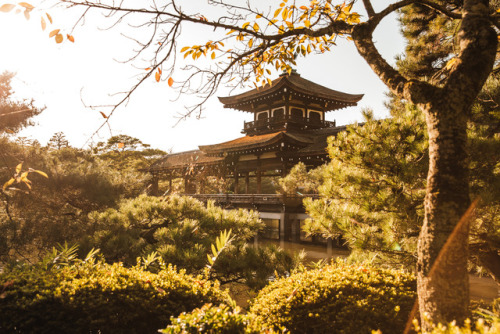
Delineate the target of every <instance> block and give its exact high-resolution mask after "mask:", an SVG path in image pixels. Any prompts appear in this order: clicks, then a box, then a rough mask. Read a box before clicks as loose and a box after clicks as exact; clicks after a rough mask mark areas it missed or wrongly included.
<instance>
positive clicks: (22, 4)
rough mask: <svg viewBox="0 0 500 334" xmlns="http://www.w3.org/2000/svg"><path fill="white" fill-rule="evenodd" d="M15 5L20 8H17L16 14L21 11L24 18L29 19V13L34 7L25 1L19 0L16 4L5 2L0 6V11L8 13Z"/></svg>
mask: <svg viewBox="0 0 500 334" xmlns="http://www.w3.org/2000/svg"><path fill="white" fill-rule="evenodd" d="M16 7H20V8H17V10H16V14H19V13H21V12H23V14H24V17H25V18H26V20H29V19H30V13H31V11H32V10H33V9H34V8H35V7H34V6H33V5H31V4H29V3H27V2H19V3H18V4H17V5H15V4H12V3H6V4H3V5H2V6H0V12H3V13H8V12H10V11H11V10H13V9H14V8H16Z"/></svg>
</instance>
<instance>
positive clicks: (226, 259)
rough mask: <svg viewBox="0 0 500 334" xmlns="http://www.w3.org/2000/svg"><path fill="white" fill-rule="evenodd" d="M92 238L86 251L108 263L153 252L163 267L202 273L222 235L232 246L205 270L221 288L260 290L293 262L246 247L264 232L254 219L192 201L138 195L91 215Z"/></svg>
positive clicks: (279, 253) (275, 253) (284, 256)
mask: <svg viewBox="0 0 500 334" xmlns="http://www.w3.org/2000/svg"><path fill="white" fill-rule="evenodd" d="M90 219H91V224H92V225H93V226H94V231H95V232H94V233H93V234H92V235H91V237H90V238H88V239H87V240H86V241H84V242H83V245H84V246H83V247H84V248H85V249H90V248H93V247H95V248H100V249H101V251H102V252H103V254H104V255H105V256H106V258H107V259H108V260H110V261H123V262H124V263H125V264H129V265H130V264H133V263H134V262H135V259H136V258H137V257H138V256H142V255H144V254H148V253H151V252H157V253H158V255H159V256H161V257H162V258H163V260H164V261H165V262H167V263H171V264H174V265H176V266H178V267H180V268H184V269H186V270H187V271H188V272H189V273H201V272H202V271H203V270H204V268H205V267H206V265H207V255H208V254H212V251H211V245H212V244H215V242H216V238H217V237H218V236H219V235H220V233H221V232H222V231H224V230H226V231H229V230H231V231H232V242H231V243H230V244H228V245H227V246H226V247H225V249H224V250H223V251H222V252H221V254H219V256H218V258H217V261H216V262H215V263H214V265H213V267H212V270H211V271H210V276H211V278H217V279H219V280H221V282H222V283H227V282H233V281H244V282H246V283H247V284H250V285H252V286H254V287H256V286H262V285H264V284H265V283H266V282H267V281H266V280H267V278H268V277H269V276H271V275H272V274H273V272H274V270H277V271H278V272H279V273H285V272H287V271H288V272H289V271H290V270H291V269H292V268H293V266H294V260H293V259H292V258H291V257H290V256H289V255H287V254H286V253H285V252H284V251H282V250H281V249H277V248H264V247H263V248H254V247H252V246H249V245H248V243H247V242H248V241H249V240H251V239H252V238H253V237H254V236H255V235H256V234H257V233H258V232H259V231H260V230H262V229H263V228H264V225H263V223H262V222H261V221H260V219H259V218H258V214H257V213H256V212H253V211H246V210H242V209H240V210H224V209H222V208H219V207H217V206H215V205H214V204H213V203H208V204H207V205H206V206H205V205H204V204H203V203H202V202H200V201H198V200H196V199H193V198H191V197H181V196H176V195H173V196H169V197H151V196H145V195H141V196H139V197H137V198H134V199H130V200H125V201H123V202H122V203H121V204H120V206H119V207H118V208H117V209H108V210H106V211H102V212H93V213H92V214H91V215H90Z"/></svg>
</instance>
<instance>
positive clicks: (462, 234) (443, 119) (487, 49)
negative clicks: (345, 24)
mask: <svg viewBox="0 0 500 334" xmlns="http://www.w3.org/2000/svg"><path fill="white" fill-rule="evenodd" d="M438 3H440V4H442V5H445V2H444V1H438ZM488 5H489V2H488V0H464V1H463V7H462V22H461V24H460V29H459V31H458V34H457V39H456V41H457V43H455V44H456V45H457V46H459V48H460V52H459V54H458V55H457V56H456V57H455V59H453V62H451V63H449V64H448V65H447V66H445V68H443V70H442V72H441V73H440V78H439V79H442V80H441V81H440V82H428V81H425V80H423V81H422V80H416V79H409V78H406V77H405V76H404V75H403V74H402V73H400V72H398V71H396V70H395V69H394V68H393V67H392V66H390V65H389V64H388V63H387V62H386V61H385V59H383V58H382V56H381V55H380V53H379V52H378V50H377V49H376V47H375V44H374V43H373V37H372V33H373V30H374V29H375V27H376V26H377V25H378V23H379V20H380V18H379V17H377V15H374V16H373V17H372V18H371V19H370V20H368V21H367V22H366V23H361V24H358V25H356V26H355V27H354V28H353V30H352V38H353V40H354V42H355V44H356V48H357V49H358V52H359V53H360V54H361V56H363V58H364V59H365V60H366V62H367V63H368V64H369V65H370V67H371V68H372V69H373V71H374V72H375V73H376V74H377V75H378V76H379V78H380V79H381V80H382V81H383V82H384V83H385V84H386V85H387V87H388V88H389V89H391V91H392V92H393V93H394V94H396V95H397V96H399V97H401V98H404V99H406V100H408V101H410V102H412V103H413V104H415V105H418V106H419V108H420V109H421V110H422V111H423V112H424V113H425V115H426V122H427V129H428V132H429V159H430V162H429V173H428V177H427V183H428V184H427V189H426V198H425V203H424V205H425V219H424V224H423V227H422V230H421V233H420V235H419V241H418V249H417V252H418V260H417V289H418V295H419V309H420V313H421V319H422V320H424V319H425V317H426V315H427V317H428V320H429V321H430V322H433V323H436V324H437V323H439V322H441V323H446V322H450V321H452V320H457V321H463V320H464V319H465V318H466V317H467V315H468V305H469V286H468V276H467V255H468V231H469V226H468V223H467V222H465V223H463V224H458V223H459V221H460V219H461V218H462V216H463V214H464V213H465V212H466V210H467V208H468V207H469V204H470V200H469V187H468V184H469V180H468V168H467V152H466V141H467V134H466V127H467V119H468V116H469V111H470V106H471V105H472V103H473V101H474V99H475V98H476V96H477V94H478V93H479V91H480V90H481V88H482V86H483V85H484V82H485V81H486V79H487V78H488V75H489V74H490V73H491V70H492V67H493V63H494V60H495V55H496V51H497V34H496V31H495V30H494V28H493V27H492V23H491V21H490V18H489V14H490V9H489V6H488ZM457 225H458V226H459V227H460V228H458V229H457V230H455V228H456V227H457ZM454 230H455V231H454ZM452 233H453V238H450V236H451V235H452ZM449 239H450V241H451V242H450V241H448V240H449ZM447 241H448V243H447ZM445 245H446V247H445V252H443V253H441V254H440V252H441V250H442V248H443V247H444V246H445ZM438 256H439V257H438ZM435 262H437V263H436V266H434V268H433V265H434V264H435ZM428 324H429V322H427V321H422V325H423V329H424V330H428V329H429V325H428Z"/></svg>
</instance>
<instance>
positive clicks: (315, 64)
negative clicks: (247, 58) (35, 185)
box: [0, 0, 404, 152]
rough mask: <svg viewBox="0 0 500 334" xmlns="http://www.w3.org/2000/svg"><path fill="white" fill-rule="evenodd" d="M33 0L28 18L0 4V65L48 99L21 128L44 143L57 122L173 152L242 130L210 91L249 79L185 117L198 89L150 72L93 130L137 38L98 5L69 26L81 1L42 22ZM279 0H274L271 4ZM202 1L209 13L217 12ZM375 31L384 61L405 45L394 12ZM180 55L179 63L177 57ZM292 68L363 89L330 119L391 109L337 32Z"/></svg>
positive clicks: (193, 33)
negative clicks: (333, 40) (52, 34)
mask: <svg viewBox="0 0 500 334" xmlns="http://www.w3.org/2000/svg"><path fill="white" fill-rule="evenodd" d="M178 2H179V3H181V5H183V6H185V8H186V9H187V10H194V9H193V8H196V9H198V10H200V9H199V8H202V10H203V8H204V7H203V6H205V4H206V2H205V1H204V0H196V1H193V0H190V1H188V0H179V1H178ZM251 2H252V3H256V5H259V2H260V3H264V4H265V5H264V7H263V8H267V7H266V6H269V2H268V1H263V0H253V1H251ZM378 2H380V1H378ZM384 2H385V1H384ZM4 3H6V2H5V1H0V5H1V4H4ZM30 3H31V4H33V5H35V7H36V9H35V10H34V11H33V12H32V14H31V18H30V20H29V21H27V20H26V19H25V18H24V16H23V15H22V14H20V15H16V14H15V13H14V12H10V13H0V31H1V33H0V46H1V49H2V52H0V71H2V72H3V71H10V72H15V73H16V77H15V79H14V81H13V82H12V85H13V88H14V90H15V96H16V97H17V98H28V99H31V98H33V99H34V100H35V103H36V104H37V105H38V106H44V107H45V108H46V109H45V110H44V111H43V112H42V114H41V115H39V116H37V117H36V118H35V119H34V121H35V123H36V125H35V126H33V127H29V128H27V129H25V130H23V131H22V132H21V133H20V134H19V135H20V136H24V137H28V138H31V139H37V140H38V141H39V142H40V143H41V144H42V145H44V144H46V143H47V141H48V140H49V139H50V137H52V135H53V134H54V133H56V132H63V133H64V134H65V135H66V137H67V138H68V140H69V141H70V144H71V145H72V146H75V147H85V146H86V145H88V144H89V143H92V142H93V143H97V142H98V141H106V140H107V139H108V138H109V137H110V136H111V135H119V134H126V135H129V136H132V137H136V138H139V139H140V140H142V141H143V142H144V143H147V144H150V145H151V146H152V147H154V148H160V149H163V150H165V151H169V152H180V151H185V150H192V149H197V147H198V145H208V144H215V143H220V142H224V141H228V140H232V139H235V138H237V137H240V136H242V134H241V129H242V128H243V123H244V122H245V121H247V122H248V121H251V120H252V115H251V114H249V113H244V112H241V111H237V110H232V109H225V108H223V106H222V105H221V104H220V103H219V101H218V99H217V98H216V96H227V95H229V94H231V95H232V94H238V93H241V92H243V91H245V90H248V89H250V88H239V89H236V90H234V91H232V92H230V90H229V89H228V88H227V87H220V88H219V89H218V91H217V94H216V96H214V97H213V98H211V99H210V100H209V101H208V102H207V103H206V104H205V106H204V111H203V113H202V117H201V119H197V118H196V117H191V118H188V119H187V120H182V121H180V122H179V119H178V115H179V114H181V113H183V112H184V107H185V106H187V105H191V104H193V101H196V99H197V97H196V96H192V95H181V96H178V92H177V91H176V90H175V89H173V88H171V87H169V85H168V84H167V82H166V81H161V82H160V83H157V82H156V81H155V80H154V79H153V78H149V79H148V80H147V81H146V82H145V83H144V84H143V85H142V86H141V87H140V88H139V89H138V90H137V91H136V92H135V93H134V94H133V95H132V98H131V99H130V101H129V103H127V105H124V106H121V107H120V108H118V109H117V110H116V112H115V113H114V115H113V117H112V118H111V119H110V122H109V123H110V124H109V126H105V127H103V128H102V129H101V130H100V131H99V132H98V133H97V135H95V136H93V137H92V135H93V134H94V132H95V131H96V130H97V129H98V128H99V126H101V124H102V122H103V121H104V119H103V117H102V116H101V114H100V111H103V112H104V113H105V114H108V113H109V108H106V107H105V106H106V105H113V104H114V103H116V101H117V99H118V98H119V97H120V95H119V94H118V93H120V92H123V91H127V90H128V89H129V88H130V87H131V86H132V85H133V84H134V83H135V82H137V80H138V75H141V74H143V73H144V67H142V68H138V64H137V63H135V64H134V63H127V62H124V61H125V60H127V59H128V58H130V57H131V56H132V55H133V50H134V48H135V47H136V45H135V44H134V42H133V41H131V40H130V39H128V38H126V37H124V36H123V35H124V34H126V31H127V29H132V28H130V27H128V26H117V27H115V28H112V29H106V28H107V27H109V25H110V23H111V21H110V20H109V19H108V18H106V17H103V16H102V15H100V14H91V15H90V16H88V17H87V19H86V20H85V22H84V25H83V26H80V25H78V26H76V27H75V29H74V30H72V28H73V26H74V24H75V22H77V20H78V17H79V13H80V12H81V11H79V10H74V9H72V10H68V9H62V8H57V7H56V8H48V9H46V11H48V12H49V13H50V15H51V17H52V18H53V24H52V25H50V26H49V27H47V29H46V30H45V31H43V30H42V29H41V24H40V17H41V16H43V15H44V13H45V11H41V10H40V11H39V10H38V9H41V8H43V7H44V6H45V7H46V6H47V3H43V4H39V3H38V2H37V1H33V2H30ZM375 4H377V2H375ZM278 5H279V1H276V4H275V6H278ZM206 10H207V12H204V14H207V17H210V15H212V16H214V17H215V16H217V15H218V14H219V13H218V12H217V11H213V10H212V11H210V9H206ZM209 14H210V15H209ZM56 28H60V29H61V32H63V33H64V34H66V33H71V34H72V35H73V36H74V38H75V42H74V43H71V42H69V41H65V42H64V43H61V44H57V43H55V41H54V39H53V38H49V37H48V34H49V31H51V30H53V29H56ZM138 29H139V28H134V30H133V33H134V34H140V33H141V31H140V30H138ZM210 34H211V32H210V31H208V32H204V31H200V29H199V27H193V26H190V27H189V26H188V27H186V28H185V29H184V30H183V38H184V39H183V40H181V41H179V45H180V47H182V46H184V44H183V43H185V45H190V44H193V41H197V40H199V41H201V40H206V39H207V38H208V37H209V36H210ZM136 36H140V35H136ZM374 38H375V41H376V45H377V47H379V49H380V51H381V53H382V55H383V56H384V57H385V58H386V59H387V60H389V61H390V62H393V60H394V57H395V55H397V54H399V53H401V52H402V51H403V48H404V43H403V40H402V38H401V36H400V34H399V26H398V24H397V22H396V20H395V18H394V17H391V18H389V19H388V20H386V21H384V22H383V24H382V26H380V27H379V28H378V29H377V30H376V32H375V35H374ZM178 59H179V62H178V65H179V66H178V67H179V68H180V67H181V65H182V62H181V60H182V57H179V58H178ZM141 65H142V64H141ZM296 69H297V71H298V72H299V74H301V76H302V77H304V78H306V79H308V80H311V81H313V82H316V83H318V84H321V85H323V86H326V87H328V88H331V89H335V90H338V91H342V92H346V93H351V94H365V96H364V98H363V99H362V100H361V101H360V103H358V106H356V107H351V108H346V109H342V110H339V111H335V112H331V113H329V114H328V115H327V120H336V121H337V124H339V125H340V124H350V123H353V122H356V121H360V120H362V117H361V109H362V108H372V109H373V110H374V112H375V115H376V117H379V118H384V117H387V116H388V112H387V110H386V109H385V107H384V101H385V100H386V97H385V92H386V91H387V89H386V88H385V86H384V84H383V83H382V82H381V81H380V79H378V77H377V76H376V75H375V74H374V73H373V72H372V71H371V69H370V68H369V67H368V65H367V64H366V63H365V62H364V61H363V60H362V58H361V57H360V56H359V55H358V54H357V51H356V50H355V48H354V45H353V44H352V42H348V41H339V43H338V45H337V47H336V48H333V49H332V51H331V52H327V53H325V54H322V55H310V56H308V57H306V58H298V59H297V67H296ZM176 71H177V70H176ZM179 71H180V70H179ZM177 73H178V74H177ZM177 73H176V72H174V75H173V78H174V79H175V77H176V74H177V75H178V76H179V77H180V76H182V74H181V73H179V72H177ZM276 75H277V74H274V75H273V77H272V78H274V77H275V76H276ZM117 94H118V95H117ZM89 106H100V107H97V108H89ZM101 106H102V107H101Z"/></svg>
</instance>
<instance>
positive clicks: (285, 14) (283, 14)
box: [281, 8, 288, 20]
mask: <svg viewBox="0 0 500 334" xmlns="http://www.w3.org/2000/svg"><path fill="white" fill-rule="evenodd" d="M281 17H282V18H283V20H286V19H287V17H288V8H285V9H283V11H282V12H281Z"/></svg>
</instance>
